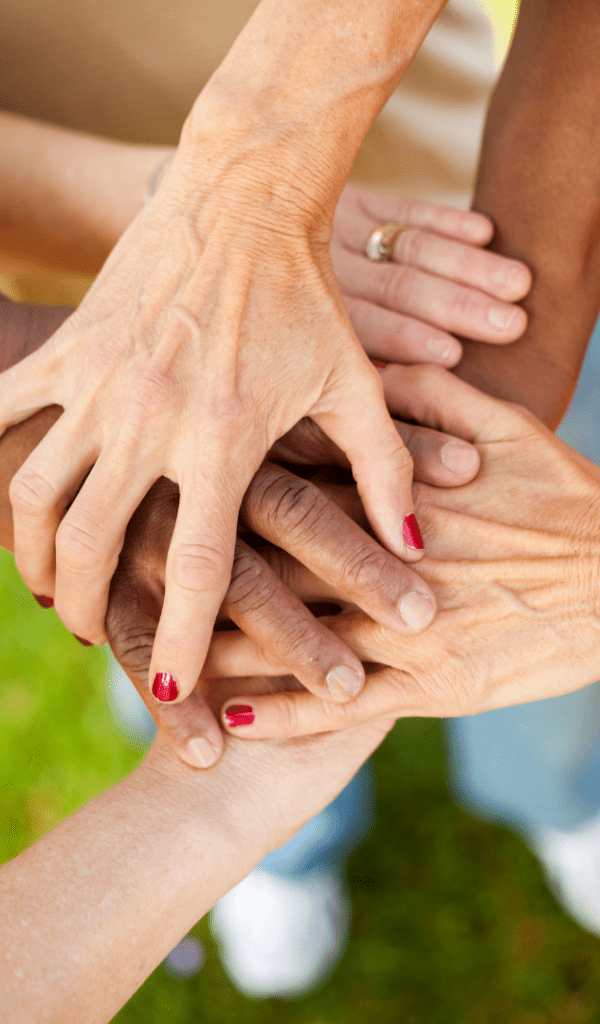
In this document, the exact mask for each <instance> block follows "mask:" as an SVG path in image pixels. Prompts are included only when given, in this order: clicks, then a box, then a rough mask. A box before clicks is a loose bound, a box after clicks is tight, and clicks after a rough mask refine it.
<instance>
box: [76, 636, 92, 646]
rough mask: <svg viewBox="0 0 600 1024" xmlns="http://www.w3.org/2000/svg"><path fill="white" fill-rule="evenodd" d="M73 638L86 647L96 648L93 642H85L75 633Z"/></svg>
mask: <svg viewBox="0 0 600 1024" xmlns="http://www.w3.org/2000/svg"><path fill="white" fill-rule="evenodd" d="M73 636H74V637H75V639H76V640H79V643H80V644H83V646H84V647H93V646H94V645H93V643H92V641H91V640H84V639H83V638H82V637H80V636H77V634H76V633H73Z"/></svg>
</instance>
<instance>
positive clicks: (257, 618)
mask: <svg viewBox="0 0 600 1024" xmlns="http://www.w3.org/2000/svg"><path fill="white" fill-rule="evenodd" d="M66 315H68V311H67V310H64V309H63V310H61V309H56V308H53V307H40V306H37V307H36V306H34V307H31V306H28V305H26V304H23V303H12V302H10V301H8V300H6V299H1V298H0V360H1V362H0V366H3V367H8V366H10V365H12V363H13V362H14V361H15V360H16V357H17V356H23V355H24V354H25V353H26V352H28V351H33V350H35V348H36V347H37V346H39V345H40V344H41V343H42V342H43V340H44V338H45V337H46V336H47V334H48V333H49V332H50V331H51V330H52V329H53V328H54V327H56V326H57V323H60V321H61V318H62V319H64V317H65V316H66ZM60 414H61V410H60V408H59V407H57V406H54V407H50V408H48V409H45V410H42V411H40V412H39V413H37V414H36V415H35V416H33V417H31V418H30V419H29V420H27V421H25V423H23V424H20V425H18V426H15V427H13V428H11V429H10V430H9V431H7V432H6V434H5V435H4V437H3V438H2V439H0V542H1V543H2V544H3V545H4V546H5V547H7V548H10V549H12V547H13V524H12V510H11V507H10V502H9V500H8V483H9V481H10V479H11V478H12V477H13V475H14V473H15V472H16V471H17V470H18V469H19V466H20V465H22V463H23V462H24V460H25V459H26V458H27V456H28V455H29V453H30V452H31V450H32V449H33V448H34V447H35V445H36V444H38V443H39V441H40V440H41V439H42V438H43V437H44V436H45V435H46V434H47V432H48V431H49V429H50V428H51V427H52V425H53V424H54V423H56V422H57V420H58V419H59V417H60ZM396 426H397V429H398V431H399V432H400V433H401V434H402V436H403V438H404V441H405V443H406V444H407V446H408V447H409V449H410V451H411V452H412V453H413V458H414V464H415V470H416V474H417V478H419V479H422V480H424V481H428V482H429V483H431V484H433V485H436V486H448V485H453V484H456V483H462V482H466V481H468V480H470V479H471V478H472V477H473V475H474V474H475V473H476V471H477V469H478V465H479V459H478V456H477V452H476V450H475V449H474V448H473V447H472V446H471V445H469V444H468V443H465V442H460V441H457V440H456V439H453V438H451V437H450V436H448V435H444V434H440V433H437V432H435V431H432V430H426V429H423V428H421V427H418V426H413V425H408V424H403V423H397V424H396ZM277 454H278V455H279V457H280V458H284V459H285V460H286V461H287V462H288V463H289V462H298V461H300V462H308V463H309V464H312V465H313V466H314V465H320V464H330V465H331V466H332V467H336V466H339V465H340V463H342V462H343V456H342V453H341V452H340V451H339V449H337V448H336V447H335V446H334V445H332V443H331V442H330V441H329V440H328V439H327V438H326V436H325V435H324V434H323V433H322V432H320V431H319V429H318V428H317V427H316V426H315V424H313V423H312V422H311V421H309V420H307V421H304V422H303V423H301V424H299V426H298V427H297V428H295V429H294V430H293V431H292V432H291V433H290V434H289V435H287V436H286V438H284V439H283V441H282V443H281V445H280V447H279V452H278V453H276V452H274V453H273V455H277ZM307 501H308V502H310V503H313V502H317V503H318V504H319V508H320V510H321V513H322V515H324V516H325V517H326V518H327V520H328V530H327V533H325V532H324V530H323V528H322V524H321V526H320V529H319V532H318V535H315V534H314V533H313V531H311V529H310V524H309V522H307V521H305V518H304V512H303V510H304V508H305V506H306V504H307ZM178 503H179V494H178V490H177V487H176V486H175V485H174V484H172V483H171V482H170V481H168V480H166V479H165V478H162V479H161V480H160V481H158V482H157V483H156V484H155V485H154V486H153V487H152V488H151V490H150V492H149V494H148V495H147V497H146V498H145V499H144V501H143V502H142V504H141V506H140V508H139V509H138V510H137V511H136V513H135V514H134V516H133V517H132V520H131V522H130V525H129V527H128V530H127V535H126V540H125V545H124V548H123V550H122V552H121V557H120V562H119V567H118V570H117V574H116V576H115V578H114V580H113V583H112V595H113V596H112V600H111V605H110V609H111V610H110V614H109V619H110V620H111V621H113V626H112V628H111V626H110V623H109V624H108V625H107V628H108V631H109V635H110V636H111V637H114V636H115V635H116V636H117V637H119V638H120V640H119V643H118V645H117V647H118V656H119V658H120V660H121V661H122V663H124V664H125V667H126V669H127V670H128V671H129V672H130V676H131V678H132V680H133V681H134V683H135V685H136V686H137V687H138V689H139V692H140V694H141V696H142V698H143V699H144V701H145V702H146V704H147V706H148V708H149V710H150V712H151V714H152V715H153V716H154V718H155V721H156V722H157V725H158V726H159V728H160V729H161V730H162V732H163V734H164V735H165V736H166V738H167V739H168V741H169V743H170V744H171V746H172V747H173V749H174V750H175V751H176V752H177V753H178V754H179V756H180V757H181V758H182V759H183V760H184V761H186V762H187V763H188V764H191V765H193V766H194V767H197V768H198V767H199V768H205V767H208V766H209V765H210V764H212V763H214V761H215V760H216V759H217V758H218V757H219V756H220V754H221V752H222V749H223V737H222V733H221V730H220V728H219V725H218V723H217V720H216V719H215V717H214V715H213V714H212V712H211V711H210V709H209V707H208V705H207V703H206V701H205V700H204V699H203V697H202V696H201V694H200V691H199V690H197V689H194V691H193V692H192V694H190V696H189V697H188V699H187V700H186V701H185V702H183V703H182V704H180V705H175V706H172V705H169V704H163V703H161V702H158V701H156V700H154V699H153V698H152V697H151V696H150V693H149V691H148V688H147V686H146V685H145V682H144V681H143V678H142V676H143V673H142V674H140V665H142V664H143V666H144V672H147V669H148V664H149V661H150V656H151V651H152V644H153V641H154V636H155V633H156V626H157V622H158V619H159V617H160V609H161V607H162V601H163V597H164V587H165V563H166V559H167V553H168V548H169V543H170V540H171V536H172V533H173V529H174V526H175V522H176V519H177V509H178ZM240 530H241V531H243V532H244V533H245V534H249V539H250V540H251V538H252V537H256V535H262V536H263V537H264V538H268V539H269V540H271V541H272V542H273V543H275V544H277V545H278V547H279V548H280V549H289V550H290V551H293V552H294V554H295V556H296V557H297V558H299V559H300V561H301V562H303V563H305V564H306V565H309V566H310V567H311V569H312V571H313V572H315V573H316V574H317V576H321V577H322V578H323V579H325V580H329V581H336V583H337V584H340V582H341V583H342V584H343V585H344V586H345V591H346V593H347V596H348V599H349V600H352V601H354V602H356V604H357V605H359V606H360V607H363V608H364V609H365V611H367V612H368V613H369V614H370V615H373V616H375V618H376V619H378V620H381V621H382V622H386V623H387V624H388V625H389V626H390V628H392V629H395V630H398V631H399V632H401V633H404V634H407V633H412V632H414V630H415V629H418V628H423V625H424V624H426V623H427V622H428V621H429V620H430V618H431V616H432V614H433V606H432V604H431V602H430V601H429V600H428V598H427V596H426V593H427V592H426V588H425V586H424V584H423V583H422V581H421V580H420V578H419V577H417V576H415V583H414V586H407V581H406V577H405V576H404V575H403V574H402V573H399V571H398V569H399V563H398V561H397V559H395V558H394V556H393V555H390V554H389V553H388V552H386V551H385V550H384V549H383V548H381V547H380V546H379V545H378V544H377V543H376V541H375V540H373V538H372V537H370V536H369V535H368V534H367V533H365V532H364V531H362V530H361V529H359V528H358V527H357V526H356V525H355V524H354V523H353V522H352V520H351V519H349V518H348V517H347V516H345V515H344V514H343V513H342V512H340V511H339V509H338V508H337V507H336V505H335V504H333V503H331V502H330V501H329V500H327V499H323V496H322V494H321V492H320V491H319V490H318V488H317V487H316V486H315V485H314V484H312V483H310V482H309V481H308V480H304V479H302V478H299V477H297V476H295V475H294V474H292V473H291V472H290V471H289V470H288V469H284V468H282V467H279V466H276V465H274V464H270V463H264V464H263V465H262V466H261V467H260V468H259V470H258V472H257V474H256V475H255V477H254V478H253V480H252V481H251V484H250V488H249V490H248V492H247V495H246V498H245V510H244V515H243V519H242V521H241V523H240ZM349 549H351V550H352V552H353V557H352V559H351V560H349V559H348V550H349ZM423 594H425V599H424V600H423V598H422V597H420V596H419V595H423ZM117 595H118V596H117ZM43 596H44V595H43ZM419 615H420V616H421V617H420V618H418V616H419ZM219 618H220V619H221V620H222V621H223V622H229V624H230V625H231V624H232V623H235V624H236V625H237V626H239V627H240V628H241V629H243V630H244V632H245V633H246V635H247V636H248V638H249V639H251V641H252V642H253V643H254V644H256V645H259V646H260V647H262V648H264V649H265V650H266V651H267V652H268V654H269V656H270V657H271V658H272V659H273V662H274V663H277V664H279V663H281V662H282V661H283V662H285V664H288V665H290V666H291V671H293V673H294V675H295V676H296V678H297V679H298V680H299V681H300V682H301V683H303V684H304V685H306V686H307V687H308V688H309V689H310V690H312V691H313V692H314V693H316V694H318V695H319V696H320V697H322V698H325V699H327V700H333V701H344V700H349V699H351V698H352V697H354V696H356V693H357V692H358V691H359V690H360V688H361V686H362V685H363V682H364V672H363V669H362V665H361V662H360V660H359V659H358V658H357V657H356V655H355V654H354V653H353V652H352V651H351V650H350V648H349V647H347V646H346V645H345V644H344V643H343V641H340V640H339V638H338V637H337V636H335V634H333V633H331V632H330V631H329V630H328V629H327V628H326V627H325V626H324V625H323V624H322V622H320V621H319V620H318V619H316V618H315V617H314V615H313V614H311V612H310V611H309V610H308V609H307V608H306V607H305V605H304V604H303V603H302V601H301V600H300V599H299V598H298V597H296V596H295V595H294V594H293V593H292V592H291V591H290V590H289V589H288V588H286V587H285V585H284V584H283V583H282V582H281V580H280V579H279V577H278V576H277V574H276V573H275V572H274V571H273V570H272V569H271V568H270V566H269V565H268V563H267V562H266V561H265V559H264V558H263V557H262V556H261V555H260V554H259V553H258V552H257V551H256V550H255V549H254V547H253V546H252V541H251V543H247V542H246V541H245V540H244V539H243V537H242V536H239V537H238V541H237V544H236V549H235V556H234V561H233V566H232V573H231V579H230V585H229V588H228V590H227V593H226V595H225V599H224V601H223V604H222V606H221V609H220V613H219ZM115 622H116V624H115ZM223 640H224V642H226V634H223ZM340 668H341V669H343V670H346V671H343V672H342V674H341V677H340V673H339V670H340ZM348 669H350V670H351V673H350V675H348V672H347V670H348ZM203 675H204V678H205V679H213V678H215V668H214V665H213V664H212V663H211V662H210V661H209V662H208V663H207V664H206V665H205V667H204V671H203ZM216 675H217V677H218V675H219V673H218V672H217V673H216ZM342 684H343V685H342Z"/></svg>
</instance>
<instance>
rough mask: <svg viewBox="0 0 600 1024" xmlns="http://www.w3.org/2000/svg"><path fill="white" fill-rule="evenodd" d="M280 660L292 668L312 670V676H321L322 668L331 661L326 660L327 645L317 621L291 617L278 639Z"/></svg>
mask: <svg viewBox="0 0 600 1024" xmlns="http://www.w3.org/2000/svg"><path fill="white" fill-rule="evenodd" d="M278 646H279V649H280V654H279V660H280V661H283V663H284V664H285V665H289V666H290V667H292V666H295V667H296V668H300V669H310V670H311V674H315V673H316V674H321V666H322V665H324V664H326V663H328V662H329V661H330V660H331V659H327V658H326V656H325V655H326V650H327V644H326V643H325V638H324V636H323V634H322V633H321V630H320V629H319V627H318V625H317V623H316V621H314V620H312V619H307V618H305V617H304V616H302V618H300V619H299V618H297V616H290V617H289V619H288V621H287V623H286V624H285V625H283V626H282V629H281V632H280V634H279V638H278Z"/></svg>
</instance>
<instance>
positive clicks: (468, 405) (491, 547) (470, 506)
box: [219, 367, 600, 738]
mask: <svg viewBox="0 0 600 1024" xmlns="http://www.w3.org/2000/svg"><path fill="white" fill-rule="evenodd" d="M386 372H389V374H390V376H393V371H392V370H391V369H390V371H386ZM410 372H411V374H412V375H413V377H424V378H425V379H426V380H427V387H426V388H424V389H423V392H422V393H424V394H426V395H427V396H428V397H427V399H426V401H425V402H424V403H423V404H420V403H417V407H415V405H414V404H413V403H412V400H411V397H410V396H411V395H412V393H413V388H407V391H406V393H404V391H403V388H404V387H405V384H402V385H401V386H399V385H398V382H395V383H394V381H393V380H390V381H389V382H388V386H387V388H386V393H387V397H388V402H389V404H390V407H391V408H392V409H394V410H395V411H396V412H397V413H398V412H399V411H400V409H404V410H406V409H407V408H409V407H410V409H411V414H413V415H416V416H418V418H419V419H421V420H423V421H425V422H432V423H433V422H436V423H439V422H440V416H439V413H438V409H440V408H443V410H444V413H443V416H442V418H441V419H442V422H443V423H444V425H445V426H446V428H447V429H449V428H450V427H451V428H452V429H453V430H455V431H456V432H457V433H462V434H463V435H464V436H467V437H469V438H471V439H472V440H474V441H475V442H476V443H477V445H478V449H479V452H480V455H481V461H482V466H481V470H480V472H479V475H478V476H477V478H476V479H475V480H474V481H472V482H471V483H470V484H468V485H466V486H464V487H460V488H454V489H452V490H447V491H442V490H439V489H433V488H431V487H428V486H423V485H417V486H416V487H415V503H416V507H417V509H418V511H419V518H420V519H422V521H423V523H424V524H425V530H426V536H427V541H428V555H427V557H426V558H425V559H424V560H423V562H422V563H421V566H420V571H422V572H423V575H424V576H425V578H426V579H427V580H428V582H429V583H430V584H431V585H432V587H433V588H434V589H435V592H436V594H437V595H438V604H439V613H438V617H437V619H436V622H435V623H434V624H433V625H432V626H431V628H430V629H429V630H428V631H427V634H424V635H423V637H422V638H421V637H411V638H405V639H404V638H402V639H401V638H396V637H393V636H392V633H391V632H390V631H389V630H388V629H387V628H386V627H385V626H383V627H382V626H381V625H379V624H376V623H374V622H373V621H372V620H371V619H369V618H368V617H366V616H365V615H364V614H363V613H362V612H358V611H356V610H346V611H345V613H344V614H342V615H340V616H339V617H337V618H335V617H333V618H332V617H329V618H328V619H327V621H328V624H329V626H330V627H331V628H332V629H335V630H337V631H338V633H339V635H340V636H343V637H344V639H345V640H346V641H347V642H348V643H349V644H350V645H351V646H352V647H353V648H354V650H355V651H356V652H357V653H358V654H359V655H360V656H361V658H362V659H363V661H364V662H365V663H367V664H369V665H371V666H373V665H379V666H389V667H385V668H373V667H372V668H371V670H370V673H369V675H368V678H367V682H366V684H365V687H364V690H363V691H362V693H361V694H360V695H359V696H358V697H357V699H356V700H355V701H352V702H351V703H349V704H348V705H346V706H345V707H344V708H334V707H333V706H332V705H327V706H325V705H323V703H322V702H319V701H318V700H316V699H315V698H314V696H313V695H312V694H306V693H292V694H289V695H278V696H264V697H256V698H253V700H252V701H246V703H250V704H251V706H252V709H253V711H254V714H255V721H254V723H253V724H252V725H248V726H242V727H237V728H236V729H235V735H240V736H241V735H242V734H243V735H247V736H248V737H251V738H257V737H261V736H290V735H303V734H308V733H313V732H315V731H325V730H330V729H335V728H347V727H348V726H350V725H354V724H356V723H358V722H362V721H368V720H370V719H371V718H375V717H377V716H380V715H382V714H391V715H395V716H396V717H401V716H404V715H419V716H436V717H446V716H455V715H470V714H478V713H480V712H483V711H488V710H490V709H492V708H497V707H504V706H506V705H509V704H519V703H522V702H526V701H531V700H541V699H543V698H546V697H554V696H557V695H559V694H563V693H568V692H570V691H571V690H575V689H578V688H579V687H581V686H585V685H587V684H589V683H591V682H594V681H595V680H596V679H597V678H598V676H599V675H600V615H599V608H598V577H599V565H600V543H599V542H598V539H597V538H598V529H597V525H598V522H599V521H600V469H598V467H596V466H595V465H593V463H590V462H588V461H587V460H586V459H584V458H583V457H582V456H580V455H578V454H577V453H576V452H573V451H572V450H571V449H570V448H569V447H568V446H567V445H565V444H564V443H563V442H562V441H560V440H559V439H558V438H556V437H555V436H554V435H553V434H551V433H550V432H549V431H548V430H547V429H546V428H545V427H543V426H542V425H541V424H540V423H539V421H537V420H536V419H535V417H533V416H532V414H531V413H529V412H527V411H525V410H523V409H521V408H518V407H516V406H509V405H506V404H504V403H501V402H499V401H497V400H495V399H491V398H489V397H488V396H484V395H482V394H480V393H479V392H477V391H475V390H474V389H472V388H470V387H469V386H468V385H466V384H462V385H459V384H458V382H456V381H455V382H454V384H455V385H456V386H455V387H452V388H448V386H447V383H448V382H447V380H445V376H446V374H445V371H442V370H439V369H434V368H431V367H415V368H413V370H412V371H410ZM413 382H414V381H413ZM337 500H338V501H339V502H340V503H341V504H342V505H343V506H344V507H345V508H346V509H347V511H351V510H352V511H353V514H354V515H355V516H356V517H357V518H358V520H359V522H364V518H363V516H364V513H361V512H360V508H359V506H357V496H356V493H355V492H347V493H346V494H345V495H343V494H342V493H341V492H340V491H339V490H338V491H337ZM277 565H278V571H279V572H280V573H281V575H282V577H283V579H285V581H286V582H287V584H288V585H290V586H293V587H294V588H295V589H296V590H297V591H298V593H300V594H302V595H303V596H304V597H305V599H308V600H311V601H317V600H319V598H320V588H319V585H318V584H316V581H315V580H314V579H312V578H308V577H307V576H306V573H305V570H304V569H300V568H299V567H298V566H292V565H288V566H287V567H286V566H283V565H282V561H281V559H280V560H279V561H278V563H277ZM326 596H327V599H328V600H330V601H331V600H333V599H334V595H332V593H331V591H330V590H329V589H328V590H327V592H326ZM343 597H344V595H343V594H338V603H339V604H341V606H342V608H345V602H344V600H343ZM237 642H238V643H239V646H240V649H239V650H237V649H236V638H234V637H230V638H229V641H228V648H227V651H225V652H222V653H223V654H224V657H223V658H222V660H221V661H220V664H219V670H220V671H223V672H227V666H228V664H231V665H233V664H234V661H235V659H236V658H237V659H239V660H240V661H241V660H242V651H243V658H244V668H245V671H246V672H247V671H248V667H249V666H252V668H253V671H254V672H256V673H258V672H263V671H265V672H266V671H268V669H267V665H266V662H265V661H263V660H262V659H261V657H260V653H259V652H255V654H256V657H255V660H254V662H253V661H252V650H251V644H250V643H249V642H248V641H247V639H246V638H241V637H238V638H237ZM227 658H230V659H231V660H230V661H229V662H228V660H227ZM277 670H278V669H277V666H273V665H272V664H271V671H272V672H274V673H276V672H277ZM279 671H281V666H280V667H279ZM240 699H241V698H240V697H238V696H237V695H235V696H233V697H232V700H231V702H228V705H229V703H231V704H236V703H239V702H240ZM226 711H227V708H225V711H224V718H223V721H224V723H225V724H227V719H226V717H225V716H226Z"/></svg>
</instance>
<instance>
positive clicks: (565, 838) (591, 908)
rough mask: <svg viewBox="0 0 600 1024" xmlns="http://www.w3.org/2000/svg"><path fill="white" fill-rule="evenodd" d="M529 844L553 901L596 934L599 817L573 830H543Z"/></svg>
mask: <svg viewBox="0 0 600 1024" xmlns="http://www.w3.org/2000/svg"><path fill="white" fill-rule="evenodd" d="M529 844H530V846H531V848H532V850H533V852H534V853H535V854H536V856H537V857H538V858H539V860H540V862H541V865H542V868H543V869H544V874H545V875H546V879H547V882H548V886H549V888H550V889H551V891H552V892H553V893H554V896H555V897H556V899H557V901H558V902H559V903H560V904H561V906H562V907H563V908H564V910H566V912H567V914H569V915H570V916H571V917H572V918H573V919H574V920H575V921H577V923H578V924H580V925H581V927H582V928H585V929H586V931H588V932H592V933H593V934H594V935H599V936H600V818H594V819H593V820H592V821H591V822H588V823H587V824H585V825H583V826H581V827H580V828H578V829H575V830H574V831H573V832H563V831H562V830H560V829H554V828H550V829H545V830H543V831H542V830H540V831H539V832H537V833H533V836H532V837H529Z"/></svg>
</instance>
